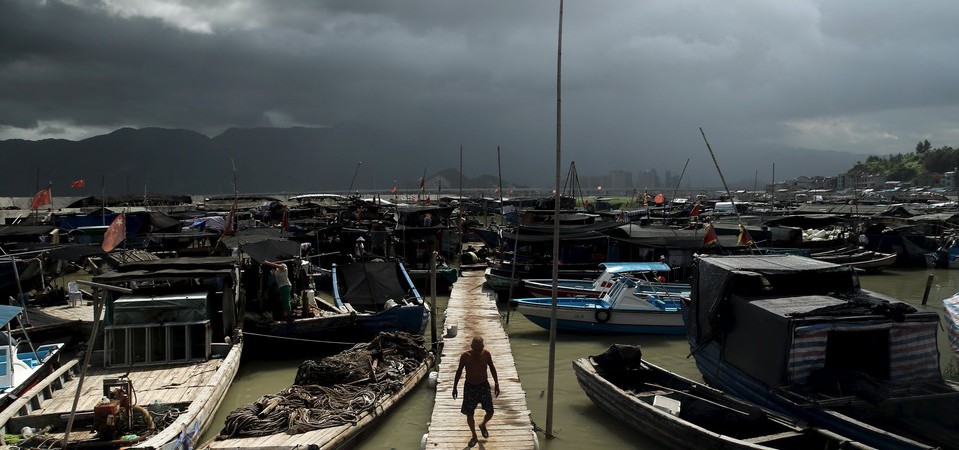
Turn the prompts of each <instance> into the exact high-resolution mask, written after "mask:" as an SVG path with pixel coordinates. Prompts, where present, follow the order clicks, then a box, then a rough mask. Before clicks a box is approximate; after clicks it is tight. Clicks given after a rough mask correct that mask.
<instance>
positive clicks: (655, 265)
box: [600, 262, 671, 273]
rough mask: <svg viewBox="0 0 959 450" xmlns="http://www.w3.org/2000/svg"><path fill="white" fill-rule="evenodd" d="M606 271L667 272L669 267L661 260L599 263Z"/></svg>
mask: <svg viewBox="0 0 959 450" xmlns="http://www.w3.org/2000/svg"><path fill="white" fill-rule="evenodd" d="M600 266H602V267H603V268H604V270H605V271H606V272H611V273H623V272H668V271H670V270H671V269H670V267H669V266H668V265H666V264H664V263H661V262H605V263H600Z"/></svg>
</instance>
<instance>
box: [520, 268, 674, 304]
mask: <svg viewBox="0 0 959 450" xmlns="http://www.w3.org/2000/svg"><path fill="white" fill-rule="evenodd" d="M599 266H600V268H602V270H603V273H601V274H600V275H599V276H598V277H596V278H595V279H579V280H577V279H568V278H564V279H559V280H556V281H557V283H556V284H557V286H556V295H557V296H559V297H591V298H598V297H600V296H602V295H603V292H606V290H607V289H609V288H610V286H612V285H613V280H614V279H616V278H619V277H623V276H629V277H633V278H636V280H637V282H638V286H637V287H638V288H643V289H644V290H648V291H655V292H669V293H673V294H684V293H685V294H686V295H688V294H689V284H688V283H666V282H661V281H659V280H657V279H656V276H657V274H667V273H669V271H670V270H672V269H671V268H670V267H669V266H668V265H666V264H664V263H654V262H606V263H601V264H600V265H599ZM523 286H524V287H526V289H527V290H528V291H530V293H532V294H533V296H534V297H549V296H552V295H553V293H552V292H553V280H552V279H546V278H538V279H537V278H530V279H525V280H523Z"/></svg>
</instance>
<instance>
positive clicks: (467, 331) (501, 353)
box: [426, 271, 538, 450]
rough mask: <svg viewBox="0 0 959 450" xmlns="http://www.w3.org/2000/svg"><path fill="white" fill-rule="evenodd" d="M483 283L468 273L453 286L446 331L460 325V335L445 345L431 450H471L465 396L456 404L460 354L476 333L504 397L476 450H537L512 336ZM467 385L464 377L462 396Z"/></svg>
mask: <svg viewBox="0 0 959 450" xmlns="http://www.w3.org/2000/svg"><path fill="white" fill-rule="evenodd" d="M483 281H484V277H483V272H481V271H478V272H463V273H462V275H460V277H459V279H458V280H457V281H456V283H454V284H453V292H452V293H450V300H449V305H448V306H447V309H446V323H445V327H444V329H449V328H450V327H451V326H456V327H457V335H456V337H453V338H446V339H444V341H443V351H442V355H441V356H440V358H441V359H440V364H439V378H438V379H437V381H438V383H437V386H436V402H435V403H434V405H433V416H432V418H431V420H430V426H429V431H428V435H427V438H426V449H427V450H436V449H456V450H461V449H464V448H466V444H467V442H469V440H470V437H471V435H470V431H469V426H468V425H467V424H466V416H464V415H463V413H461V412H460V406H461V404H462V397H460V398H459V399H456V400H454V399H453V391H452V389H453V379H454V377H455V376H456V368H457V366H458V365H459V356H460V354H462V353H463V352H464V351H466V350H468V349H469V346H470V341H471V340H472V338H473V336H474V335H477V334H478V335H482V336H483V340H484V341H485V343H486V349H487V350H489V351H490V353H491V354H492V355H493V364H494V365H495V366H496V373H497V375H499V384H500V396H499V397H498V398H494V399H493V407H494V408H495V410H496V412H495V413H494V414H493V419H492V420H490V423H489V425H488V428H489V433H490V437H489V438H488V439H487V438H483V437H482V436H481V435H480V434H479V430H478V429H477V432H476V433H477V435H478V436H479V445H478V446H477V447H474V448H486V449H491V448H508V449H531V450H532V449H535V448H537V447H538V445H537V442H536V440H537V438H536V433H535V432H534V431H533V423H532V420H531V419H530V412H529V409H528V408H527V406H526V393H525V392H524V391H523V386H522V384H520V380H519V374H518V373H517V372H516V364H515V363H514V361H513V354H512V350H511V349H510V343H509V338H508V337H507V335H506V331H505V330H503V326H502V324H501V323H500V315H499V311H498V310H497V309H496V299H495V298H493V297H491V294H492V293H491V292H490V291H487V290H485V289H483V288H482V285H483ZM464 377H465V375H464ZM463 382H464V381H463V380H462V379H460V389H459V392H460V395H462V393H463V386H462V384H463ZM491 382H492V381H491ZM483 414H484V412H483V410H482V409H479V408H478V409H477V410H476V424H477V427H478V426H479V423H480V422H481V421H482V419H483Z"/></svg>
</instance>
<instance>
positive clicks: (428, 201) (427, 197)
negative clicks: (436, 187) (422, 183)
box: [426, 194, 430, 205]
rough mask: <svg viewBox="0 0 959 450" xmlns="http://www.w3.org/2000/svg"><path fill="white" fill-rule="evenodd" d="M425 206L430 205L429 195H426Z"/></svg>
mask: <svg viewBox="0 0 959 450" xmlns="http://www.w3.org/2000/svg"><path fill="white" fill-rule="evenodd" d="M426 204H427V205H429V204H430V195H429V194H426Z"/></svg>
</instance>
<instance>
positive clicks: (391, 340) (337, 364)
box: [216, 332, 429, 440]
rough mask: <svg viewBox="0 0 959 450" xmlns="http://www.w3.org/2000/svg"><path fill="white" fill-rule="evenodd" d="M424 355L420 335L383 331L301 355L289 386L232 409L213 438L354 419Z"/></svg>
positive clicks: (298, 430) (291, 431)
mask: <svg viewBox="0 0 959 450" xmlns="http://www.w3.org/2000/svg"><path fill="white" fill-rule="evenodd" d="M428 356H429V352H428V351H427V350H426V347H425V340H424V339H423V336H420V335H412V334H408V333H403V332H395V333H386V332H384V333H380V334H379V335H378V336H377V337H376V338H374V339H373V340H372V341H370V342H369V343H364V344H357V345H355V346H354V347H353V348H351V349H349V350H346V351H344V352H341V353H338V354H336V355H333V356H328V357H326V358H323V359H321V360H319V361H312V360H308V361H304V362H303V364H301V365H300V367H299V369H298V370H297V372H296V378H295V381H294V383H293V386H290V387H289V388H287V389H284V390H282V391H280V392H278V393H276V394H272V395H269V394H268V395H264V396H263V397H260V399H259V400H257V401H256V402H253V403H252V404H249V405H244V406H241V407H239V408H237V409H235V410H233V412H231V413H230V414H229V415H228V416H227V418H226V423H225V424H224V426H223V430H222V431H220V434H219V435H218V436H217V437H216V438H217V440H223V439H229V438H233V437H256V436H268V435H274V434H279V433H287V434H299V433H305V432H307V431H313V430H318V429H321V428H329V427H335V426H340V425H344V424H356V423H357V422H358V421H359V418H360V417H361V416H362V415H363V413H364V412H366V411H371V410H372V409H373V408H374V407H375V405H376V404H377V403H378V401H379V400H380V399H382V398H384V397H386V396H387V395H390V394H392V393H394V392H396V391H398V390H400V388H402V387H403V383H404V382H405V380H406V377H407V375H409V374H410V373H412V372H414V371H415V370H416V369H417V368H418V367H419V366H420V364H421V363H422V362H423V361H424V360H425V359H426V358H427V357H428Z"/></svg>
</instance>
